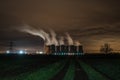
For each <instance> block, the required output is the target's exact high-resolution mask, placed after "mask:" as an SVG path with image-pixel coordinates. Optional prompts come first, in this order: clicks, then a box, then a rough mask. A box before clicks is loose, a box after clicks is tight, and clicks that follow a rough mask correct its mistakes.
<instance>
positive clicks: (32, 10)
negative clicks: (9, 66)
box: [0, 0, 120, 51]
mask: <svg viewBox="0 0 120 80" xmlns="http://www.w3.org/2000/svg"><path fill="white" fill-rule="evenodd" d="M119 4H120V1H118V0H89V1H88V0H1V1H0V37H1V39H0V43H1V44H2V45H6V44H5V41H11V40H15V41H17V40H19V41H21V42H24V41H25V42H26V41H27V40H28V42H29V41H30V42H31V44H30V45H34V44H36V46H39V44H38V43H40V44H42V43H43V42H42V41H41V40H42V39H41V38H40V39H38V37H37V38H36V37H34V36H31V35H29V34H26V33H22V32H18V31H17V30H16V29H18V28H21V27H22V26H23V25H24V24H27V25H30V26H32V27H33V28H35V29H38V30H39V29H44V30H46V31H47V30H48V29H51V28H52V29H53V30H55V31H56V33H57V34H58V35H61V36H63V33H65V32H69V33H70V35H71V36H72V37H73V39H75V40H80V42H81V43H82V44H83V45H84V47H85V50H86V51H88V50H99V47H100V46H101V45H102V44H103V43H105V42H109V43H110V44H111V45H112V47H113V48H114V49H120V48H119V47H120V43H119V42H120V37H119V35H120V5H119ZM25 39H26V40H25ZM35 39H37V40H38V41H37V42H36V41H35ZM3 42H4V44H3ZM37 44H38V45H37ZM24 45H25V43H24ZM26 45H28V47H29V44H27V43H26ZM34 46H35V45H34Z"/></svg>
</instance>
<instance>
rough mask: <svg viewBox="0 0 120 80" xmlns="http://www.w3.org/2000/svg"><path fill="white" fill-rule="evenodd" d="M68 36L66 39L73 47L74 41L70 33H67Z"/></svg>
mask: <svg viewBox="0 0 120 80" xmlns="http://www.w3.org/2000/svg"><path fill="white" fill-rule="evenodd" d="M65 34H66V37H67V38H66V39H67V41H68V45H73V39H72V38H71V36H70V35H69V33H65Z"/></svg>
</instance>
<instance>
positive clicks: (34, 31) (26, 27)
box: [21, 26, 45, 40]
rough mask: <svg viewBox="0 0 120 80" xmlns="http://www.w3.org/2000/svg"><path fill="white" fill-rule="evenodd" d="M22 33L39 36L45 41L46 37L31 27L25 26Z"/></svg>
mask: <svg viewBox="0 0 120 80" xmlns="http://www.w3.org/2000/svg"><path fill="white" fill-rule="evenodd" d="M21 31H23V32H27V33H29V34H32V35H35V36H39V37H41V38H42V39H43V40H45V37H44V36H43V34H42V33H41V32H40V31H39V30H37V29H34V28H31V27H30V26H25V27H24V28H23V29H22V30H21Z"/></svg>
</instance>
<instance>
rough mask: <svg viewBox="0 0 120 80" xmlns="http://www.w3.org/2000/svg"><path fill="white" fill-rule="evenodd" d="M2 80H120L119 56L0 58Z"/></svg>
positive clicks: (21, 56) (25, 56) (3, 56)
mask: <svg viewBox="0 0 120 80" xmlns="http://www.w3.org/2000/svg"><path fill="white" fill-rule="evenodd" d="M0 80H120V56H119V55H117V56H114V55H110V56H104V55H86V56H45V55H0Z"/></svg>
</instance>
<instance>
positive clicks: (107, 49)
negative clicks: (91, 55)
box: [100, 43, 113, 54]
mask: <svg viewBox="0 0 120 80" xmlns="http://www.w3.org/2000/svg"><path fill="white" fill-rule="evenodd" d="M112 51H113V49H112V48H111V47H110V44H108V43H105V44H104V45H102V46H101V48H100V52H102V53H105V54H108V53H111V52H112Z"/></svg>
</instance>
